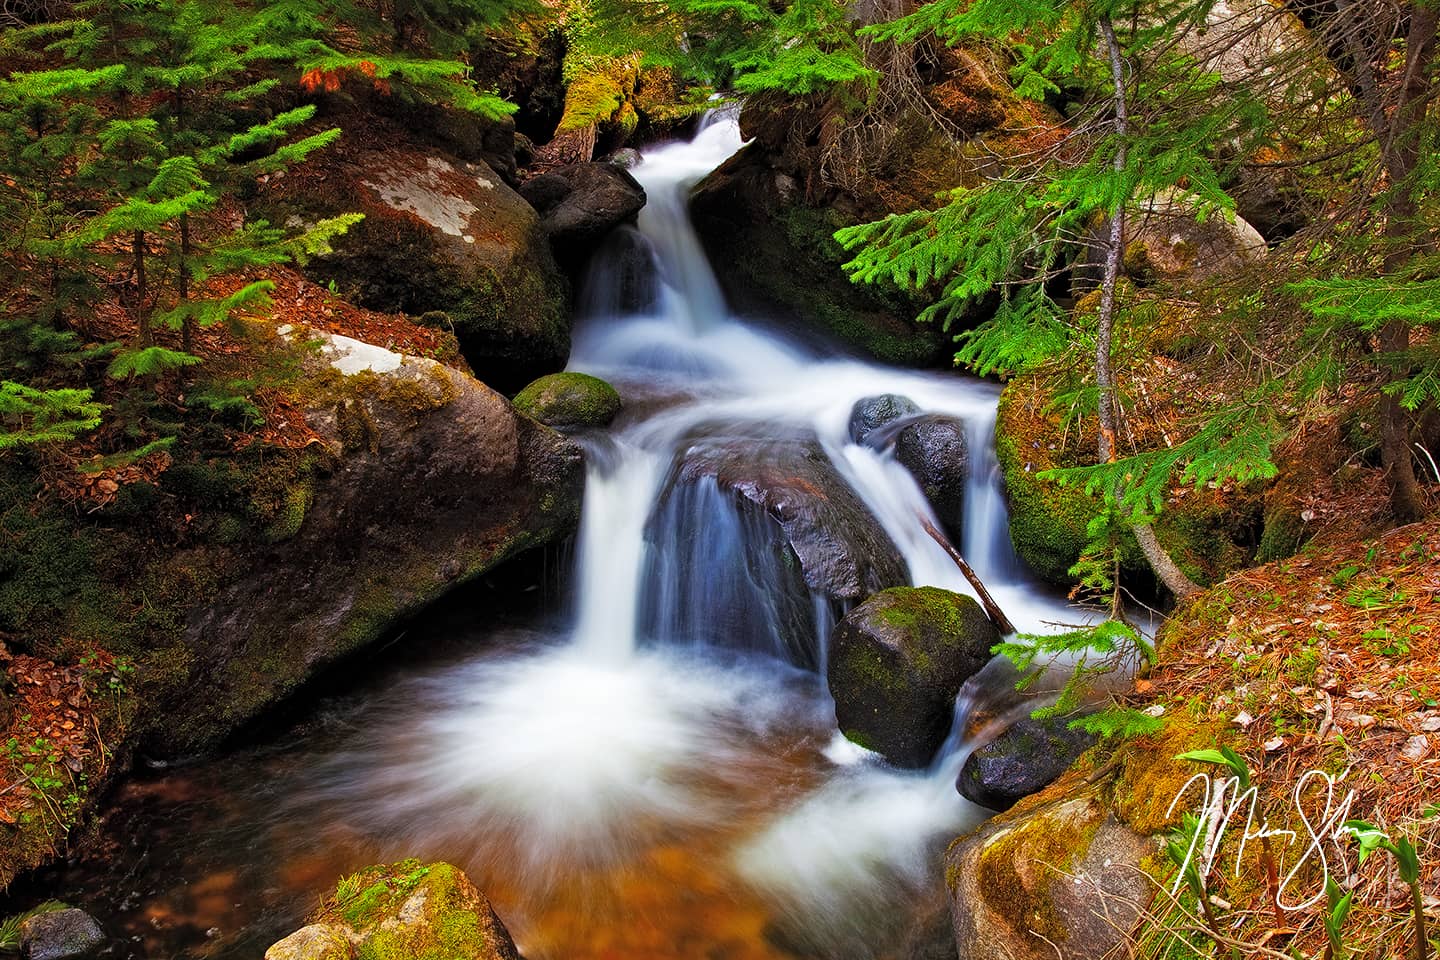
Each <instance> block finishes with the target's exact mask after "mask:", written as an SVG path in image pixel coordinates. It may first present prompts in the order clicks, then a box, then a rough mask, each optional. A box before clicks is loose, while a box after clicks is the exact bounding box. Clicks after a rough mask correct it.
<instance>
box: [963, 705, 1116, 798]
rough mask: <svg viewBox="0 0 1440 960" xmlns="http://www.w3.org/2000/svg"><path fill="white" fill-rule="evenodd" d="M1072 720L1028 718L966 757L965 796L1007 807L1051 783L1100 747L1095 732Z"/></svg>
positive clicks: (964, 767) (1067, 718) (1069, 718)
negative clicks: (1073, 726) (1077, 727)
mask: <svg viewBox="0 0 1440 960" xmlns="http://www.w3.org/2000/svg"><path fill="white" fill-rule="evenodd" d="M1072 720H1074V717H1052V718H1047V719H1044V720H1035V719H1033V718H1031V717H1028V716H1027V717H1022V718H1021V719H1019V720H1017V721H1016V722H1015V723H1013V724H1011V725H1010V727H1009V728H1007V729H1006V730H1005V731H1004V732H1003V733H1001V734H1000V736H998V737H996V738H995V739H994V740H991V741H990V742H989V743H987V744H985V745H984V746H982V747H979V748H978V749H976V750H975V752H974V753H972V754H970V756H969V757H967V758H966V760H965V765H964V766H963V767H961V768H960V775H959V777H958V778H957V779H956V781H955V786H956V788H957V789H958V790H959V791H960V795H961V796H963V797H964V798H965V799H967V800H971V801H973V802H975V803H978V804H980V805H981V806H982V807H989V808H990V809H991V810H1008V809H1010V808H1011V807H1013V806H1014V805H1015V804H1016V803H1017V802H1018V801H1020V800H1021V799H1023V798H1025V797H1028V796H1029V795H1030V794H1032V793H1036V792H1038V791H1040V790H1042V789H1044V788H1045V787H1047V786H1049V785H1050V784H1051V783H1053V782H1054V781H1055V779H1056V778H1057V777H1059V776H1060V775H1061V774H1062V773H1064V772H1065V771H1066V770H1068V769H1069V768H1070V765H1071V764H1072V763H1074V762H1075V760H1076V758H1077V757H1079V756H1080V754H1082V753H1084V752H1085V751H1086V750H1088V749H1090V748H1091V747H1092V746H1094V745H1095V741H1096V739H1097V738H1096V736H1095V735H1094V734H1091V733H1086V732H1085V731H1083V730H1072V729H1070V722H1071V721H1072Z"/></svg>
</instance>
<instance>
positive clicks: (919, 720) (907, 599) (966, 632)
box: [828, 587, 1000, 767]
mask: <svg viewBox="0 0 1440 960" xmlns="http://www.w3.org/2000/svg"><path fill="white" fill-rule="evenodd" d="M999 641H1000V634H999V632H998V631H997V630H996V629H995V626H994V625H993V624H992V623H991V622H990V620H989V618H988V617H986V615H985V611H984V610H983V609H981V607H980V604H978V603H977V602H975V601H974V600H972V599H971V598H969V597H967V596H963V595H961V594H958V593H952V592H950V591H949V590H941V589H940V588H938V587H897V588H894V589H890V590H884V591H881V592H880V593H877V594H875V595H874V596H873V597H871V598H870V599H869V600H866V601H865V602H864V603H862V604H861V605H860V606H858V607H856V608H855V609H854V610H851V611H850V613H849V614H847V615H846V617H845V619H843V620H841V621H840V623H839V624H838V625H837V626H836V628H835V631H834V632H833V633H832V634H831V638H830V670H829V677H828V679H829V684H830V694H831V696H833V697H834V698H835V719H836V721H837V722H838V723H839V725H840V731H841V732H842V733H843V734H845V736H846V737H848V738H849V739H851V740H852V741H854V742H855V743H858V744H860V745H861V746H862V747H866V748H867V749H870V750H874V751H876V752H878V753H880V754H883V755H884V756H885V758H886V759H887V760H889V761H890V762H891V763H894V764H896V765H897V766H901V767H924V766H927V765H928V764H929V763H930V761H931V760H933V759H934V757H935V752H936V751H937V750H939V749H940V746H941V745H942V744H943V743H944V742H945V735H946V734H947V733H948V732H949V730H950V726H951V723H952V721H953V718H954V706H955V695H956V694H957V693H959V692H960V688H961V686H962V685H964V683H965V681H966V680H967V679H969V678H970V677H971V676H972V675H974V674H975V673H977V672H979V671H980V669H981V668H982V667H984V666H985V664H986V663H987V662H988V661H989V660H990V648H991V647H993V646H994V645H995V644H996V643H998V642H999Z"/></svg>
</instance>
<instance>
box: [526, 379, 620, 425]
mask: <svg viewBox="0 0 1440 960" xmlns="http://www.w3.org/2000/svg"><path fill="white" fill-rule="evenodd" d="M620 406H621V404H620V394H619V393H617V392H616V391H615V388H614V387H612V386H610V384H608V383H606V382H605V381H604V380H601V379H600V378H599V377H592V376H590V375H589V374H588V373H552V374H550V375H549V376H545V377H541V378H540V379H539V380H536V381H535V382H534V383H532V384H530V385H529V386H528V387H526V388H525V389H524V390H521V391H520V392H519V393H518V394H516V395H515V409H517V410H519V411H520V412H521V413H523V414H525V415H526V416H528V417H532V418H534V419H536V420H539V421H540V422H541V423H543V424H545V425H546V426H547V427H554V428H555V429H557V430H576V429H583V428H586V427H603V426H606V425H608V424H609V423H610V421H612V420H614V419H615V416H616V414H618V413H619V412H620Z"/></svg>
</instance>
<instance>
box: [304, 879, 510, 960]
mask: <svg viewBox="0 0 1440 960" xmlns="http://www.w3.org/2000/svg"><path fill="white" fill-rule="evenodd" d="M419 895H423V899H421V900H419V901H412V897H413V896H419ZM407 901H410V902H413V903H415V904H416V905H417V906H418V908H419V909H418V913H416V914H415V915H413V916H408V917H403V918H402V917H401V916H400V911H401V910H402V908H404V909H405V910H406V911H407V912H408V911H409V910H411V909H412V908H411V907H407V906H406V904H407ZM483 909H485V905H484V902H483V900H481V899H480V898H479V896H478V894H477V893H476V892H475V890H474V888H473V887H471V886H470V884H469V881H468V879H467V878H466V877H465V874H464V873H463V872H461V871H460V870H459V869H457V868H456V867H454V866H451V865H450V864H448V863H434V864H421V863H420V862H419V861H417V860H404V861H401V862H400V863H395V864H390V865H388V866H376V867H368V868H366V869H365V870H362V871H360V872H359V873H356V874H352V875H351V876H348V877H346V878H344V879H342V880H341V881H340V883H339V885H338V886H337V887H336V890H335V892H334V894H332V895H331V897H330V898H329V899H328V900H327V901H326V905H325V908H324V909H323V911H322V913H321V915H320V918H319V919H320V920H322V921H324V922H333V921H334V920H335V919H336V918H338V919H340V920H343V921H344V922H345V923H346V924H348V925H349V926H350V928H351V930H352V934H351V938H352V939H353V940H356V941H358V944H359V948H358V951H357V956H358V957H361V958H369V960H457V958H460V957H487V956H491V955H492V953H493V949H492V948H493V946H494V944H493V943H492V941H491V938H490V934H489V931H488V929H487V924H486V923H485V922H484V921H482V919H481V916H480V912H479V911H481V910H483Z"/></svg>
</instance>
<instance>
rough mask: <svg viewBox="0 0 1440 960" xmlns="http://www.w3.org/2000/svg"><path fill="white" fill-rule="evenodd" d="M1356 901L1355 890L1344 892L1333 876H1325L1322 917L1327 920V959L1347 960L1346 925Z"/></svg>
mask: <svg viewBox="0 0 1440 960" xmlns="http://www.w3.org/2000/svg"><path fill="white" fill-rule="evenodd" d="M1354 902H1355V891H1354V890H1351V891H1350V892H1349V893H1344V892H1343V891H1342V890H1341V889H1340V884H1338V883H1336V882H1335V879H1334V878H1333V877H1326V878H1325V913H1324V914H1323V915H1322V917H1321V919H1322V920H1324V921H1325V937H1326V939H1327V940H1328V941H1329V942H1328V943H1327V944H1326V946H1325V960H1345V958H1346V957H1347V956H1348V955H1349V951H1348V950H1346V948H1345V935H1344V927H1345V918H1346V917H1347V916H1349V915H1350V907H1351V905H1352V904H1353V903H1354Z"/></svg>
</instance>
